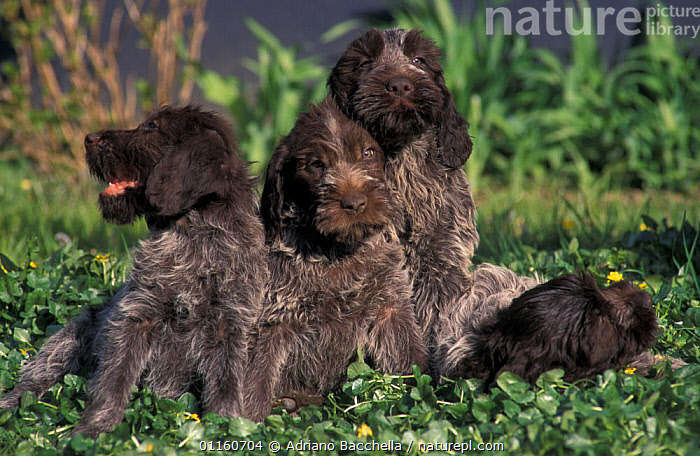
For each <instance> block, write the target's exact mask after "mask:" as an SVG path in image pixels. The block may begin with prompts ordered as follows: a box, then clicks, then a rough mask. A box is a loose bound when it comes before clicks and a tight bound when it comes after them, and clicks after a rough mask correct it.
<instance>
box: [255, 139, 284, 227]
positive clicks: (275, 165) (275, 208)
mask: <svg viewBox="0 0 700 456" xmlns="http://www.w3.org/2000/svg"><path fill="white" fill-rule="evenodd" d="M288 154H289V148H288V147H287V145H286V144H285V142H284V139H282V142H280V144H279V145H278V146H277V149H275V153H274V154H272V158H270V162H269V163H268V164H267V171H266V172H265V185H264V187H263V191H262V196H261V197H260V215H261V216H262V219H263V223H264V224H265V233H266V234H267V237H268V238H273V237H275V236H276V235H278V234H279V233H280V231H281V230H282V206H283V205H284V193H283V192H284V190H283V187H284V182H283V178H282V166H283V165H284V161H285V159H286V157H287V155H288Z"/></svg>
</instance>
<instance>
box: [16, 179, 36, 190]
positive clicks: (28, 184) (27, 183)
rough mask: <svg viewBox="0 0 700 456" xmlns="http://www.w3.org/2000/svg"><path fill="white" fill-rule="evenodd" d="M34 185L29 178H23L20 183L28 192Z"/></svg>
mask: <svg viewBox="0 0 700 456" xmlns="http://www.w3.org/2000/svg"><path fill="white" fill-rule="evenodd" d="M32 185H33V184H32V181H30V180H29V179H22V182H20V183H19V186H20V188H21V189H22V190H24V191H25V192H28V191H29V190H31V189H32Z"/></svg>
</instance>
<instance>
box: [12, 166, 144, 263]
mask: <svg viewBox="0 0 700 456" xmlns="http://www.w3.org/2000/svg"><path fill="white" fill-rule="evenodd" d="M101 190H102V188H100V187H99V184H97V183H96V182H93V180H92V179H90V178H88V177H87V175H73V176H69V177H68V178H67V179H66V178H64V179H58V178H55V177H51V176H46V175H44V174H40V173H37V172H36V171H33V170H32V169H31V167H30V166H28V164H27V163H26V162H6V163H3V165H2V166H1V167H0V207H2V210H1V211H0V232H1V233H2V234H1V235H0V252H1V253H3V254H5V255H7V256H9V257H10V258H12V260H13V261H15V262H18V263H21V262H27V261H29V260H31V259H37V258H46V257H48V256H49V255H50V254H51V252H53V251H54V250H56V248H58V247H59V245H61V244H62V243H63V241H62V239H66V238H65V236H67V237H68V238H69V239H70V241H71V242H73V243H75V244H77V245H78V246H80V247H82V248H84V249H87V250H94V253H98V252H112V253H124V252H125V251H126V250H128V248H131V247H132V246H134V245H135V244H136V242H137V241H138V239H140V238H141V237H143V235H144V234H145V233H146V231H147V229H146V224H145V222H143V221H142V220H141V221H139V222H137V223H136V224H134V225H127V226H115V225H111V224H108V223H105V222H104V220H103V219H102V218H101V217H100V212H99V209H98V206H97V195H98V193H99V192H100V191H101ZM61 233H62V234H61ZM57 235H58V238H57ZM64 235H65V236H64Z"/></svg>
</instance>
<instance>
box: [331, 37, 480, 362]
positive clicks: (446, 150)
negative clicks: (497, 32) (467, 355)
mask: <svg viewBox="0 0 700 456" xmlns="http://www.w3.org/2000/svg"><path fill="white" fill-rule="evenodd" d="M439 58H440V50H439V49H438V48H437V47H436V46H435V45H434V44H433V43H432V42H431V41H430V40H428V39H427V38H425V37H423V36H421V34H420V33H419V32H418V31H415V30H411V31H405V30H400V29H396V30H383V31H380V30H370V31H369V32H367V33H365V34H364V35H362V36H361V37H359V38H358V39H356V40H355V41H353V42H352V43H351V44H350V46H349V47H348V49H347V50H346V51H345V53H344V54H343V55H342V56H341V57H340V59H339V60H338V63H337V64H336V65H335V67H334V68H333V69H332V71H331V74H330V76H329V78H328V86H329V88H330V91H331V94H332V96H333V98H334V100H335V101H336V102H337V103H338V105H339V106H340V108H341V110H342V111H343V112H344V113H345V114H346V115H347V116H348V117H350V118H352V119H354V120H357V121H358V122H359V123H360V124H361V125H362V126H364V127H365V128H366V129H367V130H368V131H369V132H370V134H371V135H372V137H373V138H374V139H375V140H376V141H377V142H378V143H379V145H380V146H381V147H382V149H383V150H384V152H385V153H386V164H385V166H384V169H385V173H386V182H387V187H388V188H389V191H390V192H391V194H392V196H393V198H394V200H395V201H396V205H397V209H398V210H399V211H400V212H401V213H402V215H403V218H401V219H397V220H396V221H395V222H394V223H393V227H392V228H393V229H394V230H395V231H396V232H397V234H398V235H399V237H400V239H401V242H402V244H403V247H404V251H405V254H406V258H407V264H408V268H409V272H410V276H411V278H412V280H413V297H414V300H415V304H416V312H417V316H418V323H419V325H420V327H421V329H422V331H423V334H424V336H425V340H426V343H427V344H428V348H429V349H430V350H431V352H432V351H433V349H434V348H435V346H436V340H435V339H436V332H437V328H438V320H439V316H440V314H441V313H442V311H443V310H444V309H445V308H446V307H449V306H451V305H452V304H453V303H454V302H455V301H456V300H457V299H458V298H459V297H460V296H461V295H462V293H464V292H465V291H466V290H468V289H469V288H470V286H471V279H470V273H469V268H470V266H471V264H472V262H471V258H472V256H473V254H474V250H475V249H476V247H477V244H478V242H479V236H478V234H477V230H476V218H475V216H476V213H475V206H474V201H473V200H472V195H471V191H470V189H469V184H468V182H467V178H466V176H465V174H464V172H463V171H462V170H461V169H460V168H461V167H462V165H463V164H464V163H465V162H466V160H467V158H468V157H469V155H470V153H471V150H472V142H471V139H470V138H469V134H468V133H467V128H466V127H467V123H466V121H465V120H464V119H463V118H462V117H461V116H460V114H459V113H458V112H457V110H456V108H455V105H454V102H453V101H452V95H451V94H450V92H449V90H448V89H447V87H446V86H445V81H444V78H443V75H442V68H441V67H440V63H439V61H438V60H439Z"/></svg>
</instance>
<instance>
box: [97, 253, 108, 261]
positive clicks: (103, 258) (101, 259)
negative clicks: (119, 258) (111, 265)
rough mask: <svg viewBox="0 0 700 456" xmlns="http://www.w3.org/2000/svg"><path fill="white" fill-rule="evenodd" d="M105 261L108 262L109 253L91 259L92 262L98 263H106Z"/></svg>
mask: <svg viewBox="0 0 700 456" xmlns="http://www.w3.org/2000/svg"><path fill="white" fill-rule="evenodd" d="M107 260H109V253H105V254H104V255H99V254H98V255H95V258H93V261H99V262H101V263H106V262H107Z"/></svg>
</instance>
